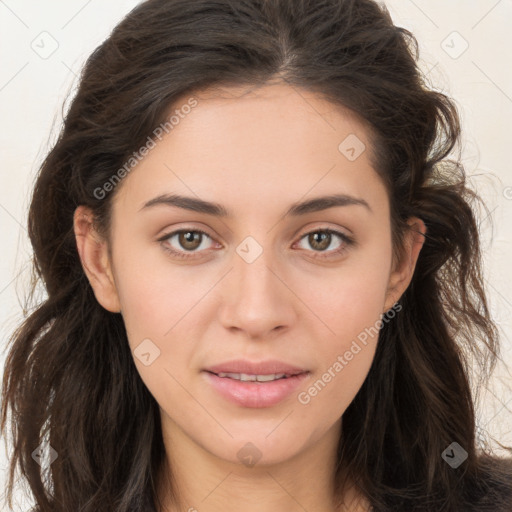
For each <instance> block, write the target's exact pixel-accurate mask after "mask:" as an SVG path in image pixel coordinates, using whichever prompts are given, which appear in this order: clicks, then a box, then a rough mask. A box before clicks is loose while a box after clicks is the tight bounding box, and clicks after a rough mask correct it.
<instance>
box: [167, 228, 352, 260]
mask: <svg viewBox="0 0 512 512" xmlns="http://www.w3.org/2000/svg"><path fill="white" fill-rule="evenodd" d="M318 235H319V236H318ZM333 235H334V237H337V238H338V239H339V240H341V243H339V244H338V246H337V247H336V248H335V249H334V250H330V251H328V250H327V249H328V248H329V246H330V245H331V243H332V241H333ZM176 237H177V238H176ZM205 237H206V238H208V239H210V240H212V238H211V237H210V235H208V233H206V232H205V231H202V230H200V229H186V228H185V229H180V230H178V231H173V232H172V233H168V234H166V235H164V236H163V237H161V238H159V239H158V241H159V242H160V243H161V245H162V247H163V249H164V250H165V251H166V252H168V253H170V254H171V255H172V256H176V257H178V258H193V257H194V253H197V252H201V250H206V248H205V247H202V248H201V245H202V243H203V241H204V239H205ZM306 237H307V243H308V244H309V245H310V247H312V248H313V252H317V253H318V252H320V253H323V252H325V253H327V255H323V254H321V255H319V256H315V258H329V257H333V256H338V255H340V254H342V253H343V252H345V251H346V250H348V248H349V247H350V246H353V245H355V240H354V239H353V238H352V237H350V236H349V235H346V234H344V233H341V232H340V231H336V230H334V229H328V228H326V229H316V230H315V231H310V232H309V233H305V234H304V235H302V237H301V238H300V241H302V240H303V239H305V238H306ZM173 239H175V243H176V244H177V246H176V245H173V243H172V241H173Z"/></svg>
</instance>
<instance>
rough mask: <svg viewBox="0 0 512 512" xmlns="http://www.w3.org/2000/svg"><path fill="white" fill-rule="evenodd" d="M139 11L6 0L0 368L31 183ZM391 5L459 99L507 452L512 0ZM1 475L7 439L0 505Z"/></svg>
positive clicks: (15, 307) (493, 406)
mask: <svg viewBox="0 0 512 512" xmlns="http://www.w3.org/2000/svg"><path fill="white" fill-rule="evenodd" d="M138 3H139V2H137V1H135V0H109V2H100V1H99V0H89V1H86V0H52V1H50V2H34V1H29V0H18V1H15V0H0V52H1V53H0V62H1V66H0V109H1V112H2V131H1V134H0V137H1V138H0V147H1V151H2V153H1V155H2V160H1V167H0V229H1V247H2V258H1V260H0V346H1V349H0V351H1V353H0V368H3V363H4V360H5V344H6V340H7V338H8V335H9V334H10V333H11V332H12V331H13V329H14V328H15V326H16V325H17V324H18V323H19V321H20V319H21V317H22V315H23V310H22V304H23V298H24V293H25V290H26V288H27V283H28V281H29V278H30V270H29V269H30V245H29V243H28V238H27V232H26V227H25V226H26V214H27V209H28V203H29V196H30V191H31V188H32V185H33V181H34V176H35V174H36V172H37V169H38V166H39V165H40V164H41V162H42V160H43V158H44V155H45V154H46V152H47V151H48V150H49V148H50V146H51V144H52V142H53V141H55V139H56V136H57V134H58V130H59V128H60V125H61V119H62V116H61V111H62V103H63V100H64V98H65V97H66V95H67V93H68V92H69V91H73V88H74V85H75V84H76V80H77V77H78V75H79V72H80V69H81V67H82V65H83V63H84V62H85V59H86V58H87V56H88V55H89V54H90V53H91V52H92V51H93V49H94V48H95V47H96V46H97V45H98V44H99V43H100V42H102V41H103V40H104V39H105V38H106V37H107V36H108V34H109V33H110V31H111V30H112V28H113V27H114V26H115V25H116V24H117V23H118V22H119V21H120V20H121V18H122V17H123V16H124V15H125V14H126V13H128V12H129V11H130V10H131V9H132V8H133V7H134V6H135V5H137V4H138ZM384 3H385V4H386V6H387V7H388V8H389V9H390V12H391V14H392V16H393V19H394V21H395V24H397V25H399V26H403V27H405V28H407V29H409V30H411V31H412V32H413V33H414V34H415V35H416V37H417V39H418V41H419V43H420V51H421V66H422V68H423V69H424V70H425V72H427V73H428V77H429V79H430V80H431V85H432V86H433V87H434V88H436V89H437V90H441V91H443V92H445V93H447V94H449V95H450V96H452V97H453V98H454V99H455V101H456V103H457V105H458V107H459V111H460V113H461V120H462V126H463V131H464V132H463V146H462V156H463V163H464V164H465V166H466V171H467V172H468V174H469V175H470V176H471V179H470V183H471V184H472V185H473V186H474V187H475V188H477V189H478V191H479V192H480V193H481V194H482V196H483V197H484V199H486V201H487V204H488V207H489V211H490V212H491V215H490V216H488V217H485V215H482V219H481V224H480V227H481V230H482V239H483V249H484V256H485V265H486V267H485V278H486V282H487V285H488V290H489V296H490V301H491V305H492V310H493V313H494V315H495V318H496V320H497V321H498V322H499V326H500V330H501V334H502V340H503V349H502V355H501V360H500V363H499V365H498V367H497V369H496V372H495V375H494V378H493V381H492V383H491V384H492V385H491V386H489V388H490V389H489V392H487V393H486V395H485V396H483V397H482V398H483V399H484V400H483V402H482V404H480V405H481V406H480V405H479V408H478V424H479V426H480V428H481V429H482V430H481V431H480V432H481V433H480V440H481V442H482V443H485V441H486V439H487V432H489V433H491V434H493V435H494V436H496V437H497V438H498V440H500V441H501V442H502V443H506V444H508V445H512V434H511V430H512V428H511V426H510V425H512V391H511V388H512V375H511V368H512V342H511V340H512V325H511V320H510V313H511V311H512V290H511V287H512V270H511V268H510V266H509V261H510V260H511V259H512V227H511V226H512V222H511V221H512V170H511V166H512V161H511V158H510V149H511V139H510V133H511V129H512V121H511V118H512V67H511V62H512V31H511V30H510V27H509V25H510V21H511V20H512V0H499V1H498V0H471V1H469V0H428V1H427V0H415V1H413V0H388V1H386V2H384ZM454 32H456V33H454ZM466 46H467V49H465V48H466ZM464 50H465V51H464ZM52 52H53V53H52ZM50 53H51V54H50ZM456 406H457V405H456V404H454V407H456ZM34 448H35V447H34ZM497 451H498V452H499V450H497ZM6 471H7V461H6V458H5V450H4V441H3V440H2V443H1V446H0V485H1V486H2V488H1V489H0V507H1V508H2V509H3V508H4V504H3V499H2V496H3V485H4V481H5V479H6ZM17 498H18V499H17V503H18V504H19V506H20V510H27V509H28V504H31V502H30V501H29V500H27V499H26V498H24V497H23V495H22V494H21V493H18V494H17ZM5 508H6V506H5Z"/></svg>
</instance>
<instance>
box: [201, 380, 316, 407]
mask: <svg viewBox="0 0 512 512" xmlns="http://www.w3.org/2000/svg"><path fill="white" fill-rule="evenodd" d="M205 374H206V378H207V379H208V381H209V382H210V384H211V385H212V386H213V387H214V388H215V390H217V391H218V392H219V393H220V394H221V395H222V396H223V397H224V398H226V399H227V400H229V401H231V402H233V403H235V404H237V405H241V406H242V407H271V406H273V405H276V404H278V403H279V402H281V401H282V400H284V399H285V398H286V397H288V396H289V395H291V394H292V393H293V392H294V391H295V390H296V389H297V388H298V387H299V386H300V385H301V384H302V382H303V381H304V380H305V379H306V378H307V377H308V373H301V374H299V375H294V376H293V377H288V378H286V379H278V380H274V381H270V382H242V381H240V380H236V379H230V378H229V377H219V376H218V375H215V374H214V373H210V372H205Z"/></svg>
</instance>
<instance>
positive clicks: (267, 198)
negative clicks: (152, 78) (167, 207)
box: [121, 84, 382, 207]
mask: <svg viewBox="0 0 512 512" xmlns="http://www.w3.org/2000/svg"><path fill="white" fill-rule="evenodd" d="M190 98H194V99H195V101H196V105H195V106H194V107H193V108H189V109H186V110H185V109H183V110H180V108H181V107H182V106H183V105H185V104H187V103H189V101H188V100H189V99H190ZM180 112H181V115H179V116H175V117H176V119H179V122H177V123H176V124H175V125H174V126H173V128H172V129H171V130H170V132H169V133H168V134H167V135H165V136H164V137H163V139H162V140H160V141H157V143H156V146H155V147H154V149H152V150H151V151H150V152H149V154H148V155H147V156H145V157H144V159H143V160H141V161H140V162H139V163H138V164H137V165H136V166H135V168H134V170H133V171H131V172H130V175H129V176H128V178H129V179H127V180H126V179H125V181H128V183H126V184H123V186H122V187H121V188H123V189H124V190H123V194H130V196H131V197H132V198H135V197H136V198H137V201H138V205H139V207H140V206H141V205H142V203H141V201H142V200H143V199H144V200H146V201H147V200H149V199H151V198H152V197H153V196H156V195H158V194H159V193H160V194H161V193H164V192H165V193H167V192H171V191H173V192H178V193H179V192H187V195H191V192H192V193H193V194H195V195H197V196H198V197H201V198H203V199H208V198H209V196H212V194H213V195H215V200H216V201H217V202H220V201H219V199H222V198H226V200H227V199H228V198H229V197H233V199H234V200H236V201H238V202H240V204H241V205H242V206H243V200H244V198H248V197H251V198H253V199H254V198H258V199H259V200H260V201H262V203H263V202H264V203H265V204H270V203H272V202H279V203H280V204H282V202H283V201H287V202H289V203H290V204H291V203H295V202H297V201H298V200H299V199H300V198H301V197H302V196H304V195H306V194H308V193H310V192H311V193H317V195H318V194H320V193H322V194H323V193H334V192H337V193H350V194H352V195H355V196H359V197H361V196H363V195H364V196H366V197H367V198H368V199H367V200H368V202H370V201H372V200H373V201H375V200H376V198H375V197H374V198H373V199H372V197H371V196H372V194H373V195H375V194H382V190H379V191H377V190H373V191H372V187H374V188H375V187H377V188H381V187H382V184H381V183H379V182H380V180H379V178H378V176H377V174H376V173H375V171H374V169H373V167H372V165H371V162H370V151H371V143H372V141H371V139H370V135H371V134H370V133H369V132H368V130H367V129H366V127H365V125H364V124H363V123H362V122H361V121H360V120H359V119H358V117H357V116H356V115H355V114H353V113H352V112H351V111H350V110H348V109H344V108H343V107H340V106H337V105H334V104H332V103H330V102H328V101H326V100H324V99H323V98H322V97H320V96H318V95H316V94H314V93H312V92H310V91H304V90H299V89H297V88H295V87H291V86H289V85H286V84H273V85H268V86H265V87H260V88H254V87H252V88H251V87H249V86H245V87H242V86H238V87H222V88H219V87H216V88H210V89H203V90H199V91H195V92H194V93H188V94H184V95H182V96H181V97H179V98H177V99H176V100H175V101H174V103H173V105H172V107H171V108H170V109H169V111H168V116H171V115H173V114H176V113H180ZM184 112H187V113H186V114H185V113H184ZM340 186H341V187H340ZM163 188H166V190H163ZM287 198H289V201H288V199H287ZM236 201H235V202H236ZM262 203H260V206H261V204H262Z"/></svg>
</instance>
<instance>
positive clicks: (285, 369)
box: [205, 359, 308, 377]
mask: <svg viewBox="0 0 512 512" xmlns="http://www.w3.org/2000/svg"><path fill="white" fill-rule="evenodd" d="M205 371H207V372H210V373H215V374H216V375H218V374H219V373H222V374H226V373H228V374H245V375H261V376H263V375H276V374H277V375H280V374H284V376H285V377H291V376H293V375H299V374H301V373H307V372H308V370H307V369H305V368H301V367H299V366H294V365H291V364H288V363H285V362H283V361H278V360H275V359H273V360H267V361H261V362H252V361H247V360H243V359H236V360H233V361H227V362H225V363H220V364H216V365H214V366H209V367H208V368H205Z"/></svg>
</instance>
